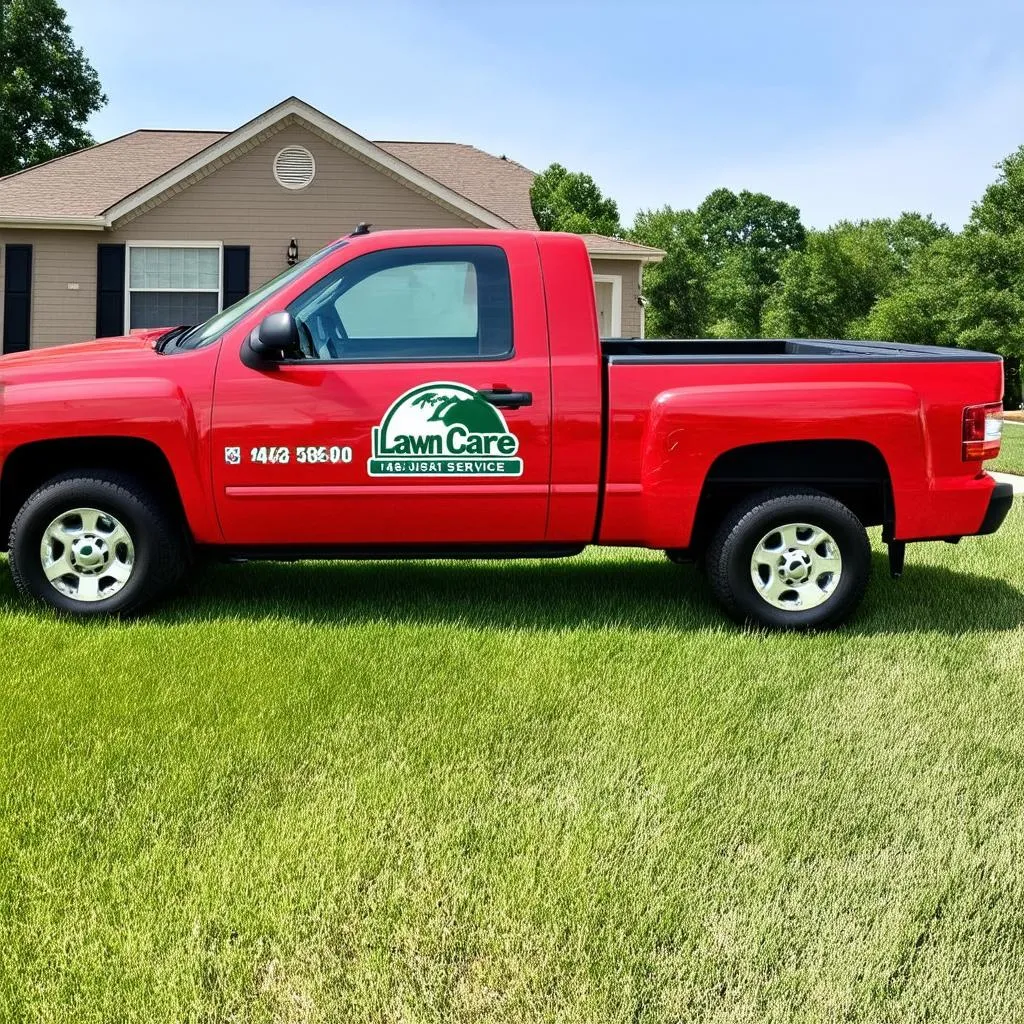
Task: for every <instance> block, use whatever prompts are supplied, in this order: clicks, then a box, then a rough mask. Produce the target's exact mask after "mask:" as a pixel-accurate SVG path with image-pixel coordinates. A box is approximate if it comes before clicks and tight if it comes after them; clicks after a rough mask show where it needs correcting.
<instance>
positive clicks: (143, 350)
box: [0, 327, 167, 383]
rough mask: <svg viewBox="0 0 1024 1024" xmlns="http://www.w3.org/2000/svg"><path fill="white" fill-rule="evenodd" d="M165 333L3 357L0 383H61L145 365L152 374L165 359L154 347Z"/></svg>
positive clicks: (131, 335) (136, 368) (137, 368)
mask: <svg viewBox="0 0 1024 1024" xmlns="http://www.w3.org/2000/svg"><path fill="white" fill-rule="evenodd" d="M166 332H167V328H166V327H162V328H160V329H159V330H154V331H140V332H138V333H136V334H129V335H126V336H125V337H123V338H101V339H99V340H97V341H83V342H80V343H78V344H74V345H55V346H53V347H52V348H41V349H31V350H30V351H28V352H14V353H11V354H10V355H6V356H0V381H3V382H11V383H13V382H17V381H28V380H62V379H67V378H78V377H91V376H94V375H104V374H106V373H108V372H115V373H118V374H123V373H125V372H128V373H131V372H135V371H138V370H139V369H140V368H141V366H142V365H146V366H148V367H149V372H152V370H153V365H154V364H153V360H154V359H162V357H160V356H158V355H157V354H156V352H155V350H154V345H155V343H156V340H157V338H159V337H160V335H161V334H165V333H166Z"/></svg>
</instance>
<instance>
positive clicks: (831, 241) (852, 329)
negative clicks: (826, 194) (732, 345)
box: [763, 213, 950, 338]
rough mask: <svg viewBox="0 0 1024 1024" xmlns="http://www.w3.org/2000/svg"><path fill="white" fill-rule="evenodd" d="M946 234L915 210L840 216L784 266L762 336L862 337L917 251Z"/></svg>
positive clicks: (815, 233)
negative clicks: (853, 218) (865, 217)
mask: <svg viewBox="0 0 1024 1024" xmlns="http://www.w3.org/2000/svg"><path fill="white" fill-rule="evenodd" d="M949 235H950V232H949V229H948V228H947V227H946V226H945V225H941V224H936V223H935V221H934V220H932V219H931V217H922V216H921V215H920V214H917V213H904V214H902V215H901V216H900V217H898V218H897V219H896V220H889V219H880V220H870V221H858V222H857V223H852V222H850V221H840V222H839V223H838V224H834V225H833V226H832V227H830V228H828V229H827V230H825V231H812V232H810V233H809V235H808V238H807V244H806V247H805V248H804V249H803V250H802V251H797V252H793V253H792V254H791V255H790V256H789V257H788V258H787V259H786V260H785V262H784V263H783V265H782V268H781V271H780V274H779V284H778V286H777V288H776V289H775V290H774V292H773V294H772V296H771V298H770V299H769V301H768V303H767V306H766V309H765V315H764V324H763V326H764V331H765V334H766V335H769V336H773V337H794V338H855V337H859V336H863V334H864V332H865V330H866V329H867V328H866V318H867V316H868V314H869V313H870V312H871V310H872V308H873V307H874V305H875V303H876V302H877V301H878V300H879V299H880V298H882V297H883V296H886V295H888V294H889V293H890V292H891V291H892V290H893V288H894V287H896V286H897V284H898V283H899V282H900V281H902V280H903V279H904V278H906V277H907V275H908V273H909V270H910V266H911V263H912V261H913V259H914V257H915V254H916V253H918V252H919V251H921V250H922V249H925V248H927V247H929V246H930V245H932V244H933V243H934V242H935V241H937V240H938V239H939V238H943V237H949Z"/></svg>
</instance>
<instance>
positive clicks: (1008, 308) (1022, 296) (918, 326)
mask: <svg viewBox="0 0 1024 1024" xmlns="http://www.w3.org/2000/svg"><path fill="white" fill-rule="evenodd" d="M998 168H999V175H998V177H997V179H996V181H995V182H993V184H992V185H990V186H989V187H988V188H987V189H986V190H985V194H984V195H983V196H982V198H981V199H980V200H979V201H978V202H977V203H975V204H974V207H973V209H972V212H971V217H970V220H969V221H968V223H967V225H966V227H965V228H964V230H963V232H962V233H961V234H959V235H956V236H954V237H951V238H946V239H939V240H938V241H937V242H935V243H933V244H932V245H931V246H928V247H925V248H922V249H920V250H919V251H918V252H916V253H914V254H913V255H912V256H911V259H910V262H909V268H908V273H907V275H906V277H905V279H904V280H903V281H902V282H901V283H900V285H899V287H897V288H894V289H892V290H891V292H890V294H888V295H887V296H884V297H883V298H881V299H880V300H879V302H878V303H877V304H876V305H875V307H874V308H873V309H872V311H871V314H870V316H869V317H868V318H867V321H866V333H867V334H868V336H869V337H875V338H886V339H889V340H892V341H907V342H931V343H932V344H938V345H958V346H961V347H964V348H977V349H982V350H984V351H989V352H999V353H1001V354H1002V355H1003V357H1004V358H1005V359H1006V400H1007V405H1008V406H1011V407H1016V406H1018V405H1019V404H1020V401H1021V380H1020V365H1021V359H1022V357H1024V146H1022V147H1020V148H1019V149H1018V150H1017V151H1016V152H1015V153H1012V154H1011V155H1010V156H1008V157H1007V158H1006V159H1005V160H1003V161H1002V162H1001V163H1000V164H999V165H998Z"/></svg>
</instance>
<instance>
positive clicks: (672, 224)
mask: <svg viewBox="0 0 1024 1024" xmlns="http://www.w3.org/2000/svg"><path fill="white" fill-rule="evenodd" d="M805 236H806V232H805V230H804V227H803V225H802V224H801V223H800V211H799V210H797V208H796V207H795V206H792V205H790V204H789V203H784V202H780V201H779V200H776V199H772V198H771V197H770V196H767V195H764V194H763V193H759V192H740V193H735V192H730V191H729V190H728V189H718V190H716V191H715V192H712V193H711V195H709V196H708V197H707V199H705V200H704V202H703V203H701V204H700V206H698V207H697V209H696V210H673V209H672V208H671V207H668V206H666V207H663V208H662V209H660V210H645V211H641V213H639V214H638V215H637V218H636V222H635V224H634V226H633V230H632V231H631V232H630V238H632V239H633V241H635V242H640V243H642V244H644V245H653V246H657V247H658V248H660V249H664V250H665V251H666V253H667V255H666V257H665V259H664V261H663V262H662V263H661V264H660V265H657V266H654V267H650V268H648V269H647V271H646V272H645V280H646V284H645V288H644V290H645V293H646V297H647V300H648V307H647V310H648V312H647V316H648V321H647V322H648V327H649V329H650V330H651V331H652V332H653V331H655V330H659V329H660V330H665V331H666V333H669V334H670V336H675V337H679V336H684V337H685V336H688V337H704V336H708V335H710V336H715V337H728V336H733V337H737V336H744V337H759V336H760V334H761V319H762V315H763V312H764V307H765V303H766V302H767V300H768V298H769V296H770V295H771V293H772V290H773V288H774V287H775V285H776V283H777V282H778V280H779V274H780V271H781V267H782V265H783V263H784V261H785V259H786V257H787V255H788V254H789V253H790V252H793V251H799V250H800V249H801V248H802V247H803V245H804V239H805ZM684 330H685V334H683V333H682V332H683V331H684Z"/></svg>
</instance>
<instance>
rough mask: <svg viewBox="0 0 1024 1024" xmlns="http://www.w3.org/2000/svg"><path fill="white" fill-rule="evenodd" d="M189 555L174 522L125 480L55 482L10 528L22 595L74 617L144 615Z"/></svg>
mask: <svg viewBox="0 0 1024 1024" xmlns="http://www.w3.org/2000/svg"><path fill="white" fill-rule="evenodd" d="M187 555H188V548H187V544H186V541H185V538H184V536H183V533H182V530H181V529H180V527H179V525H178V524H177V522H176V520H175V518H174V517H173V516H171V515H169V514H168V512H167V511H166V510H165V508H164V507H163V505H162V504H161V502H160V501H159V500H158V499H156V498H155V497H153V496H152V495H151V494H149V493H148V492H147V491H146V490H145V489H144V487H142V485H140V484H139V483H138V482H137V481H136V480H134V479H133V478H131V477H128V476H124V475H122V474H119V473H108V472H102V471H96V472H93V473H88V474H87V475H77V474H66V475H64V476H60V477H56V478H54V479H53V480H51V481H49V482H48V483H46V484H44V485H43V486H42V487H40V488H39V489H38V490H37V491H36V492H35V493H34V494H32V495H31V497H29V499H28V501H26V502H25V504H24V505H23V506H22V508H21V511H20V512H19V513H18V515H17V517H16V518H15V520H14V524H13V526H12V527H11V537H10V564H11V573H12V575H13V577H14V582H15V585H16V586H17V588H18V590H19V591H20V592H21V593H22V594H24V595H25V596H27V597H32V598H35V599H37V600H40V601H43V602H45V603H46V604H49V605H51V606H52V607H54V608H57V609H59V610H61V611H65V612H71V613H73V614H75V615H82V616H94V615H110V614H124V613H131V612H134V611H138V610H139V609H141V608H143V607H144V606H145V605H147V604H149V603H150V602H152V601H154V600H156V599H157V598H158V597H160V596H162V595H163V594H164V593H165V592H166V591H167V590H168V589H170V587H171V586H173V584H174V583H176V582H177V581H178V580H179V579H180V578H181V576H182V574H183V573H184V571H185V568H186V567H187V562H188V560H187Z"/></svg>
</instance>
